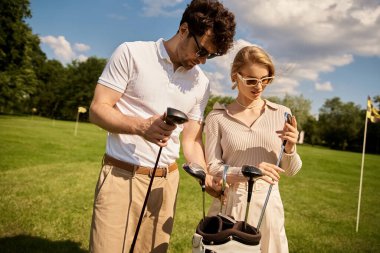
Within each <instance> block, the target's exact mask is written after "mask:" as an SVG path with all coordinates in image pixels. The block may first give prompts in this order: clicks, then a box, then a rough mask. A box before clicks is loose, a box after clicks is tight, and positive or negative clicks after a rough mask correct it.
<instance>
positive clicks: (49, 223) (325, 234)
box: [0, 116, 380, 253]
mask: <svg viewBox="0 0 380 253" xmlns="http://www.w3.org/2000/svg"><path fill="white" fill-rule="evenodd" d="M74 126H75V123H74V122H65V121H52V120H50V119H45V118H39V117H34V118H31V117H12V116H0V151H1V152H0V252H4V253H6V252H33V253H36V252H74V253H75V252H78V253H79V252H87V249H88V238H89V229H90V222H91V214H92V203H93V193H94V188H95V183H96V181H97V177H98V173H99V169H100V160H101V156H102V154H103V153H104V149H105V139H106V133H105V131H103V130H101V129H99V128H98V127H96V126H94V125H92V124H86V123H80V124H79V128H78V135H77V136H74ZM298 151H299V153H300V154H301V157H302V159H303V168H302V170H301V172H300V173H299V174H298V175H297V176H296V177H293V178H287V177H285V176H283V177H282V178H281V193H282V198H283V202H284V206H285V216H286V230H287V235H288V240H289V247H290V252H380V232H379V227H380V198H379V197H380V193H379V192H380V191H379V189H380V183H379V182H380V176H379V175H380V173H379V172H380V156H378V155H366V159H365V171H364V183H363V192H362V206H361V216H360V227H359V233H356V232H355V225H356V211H357V199H358V191H359V176H360V165H361V154H359V153H351V152H342V151H333V150H329V149H324V148H318V147H311V146H299V147H298ZM182 162H183V157H182V156H181V158H180V161H179V163H180V164H182ZM201 198H202V195H201V191H200V187H199V185H198V184H197V183H196V182H195V180H193V179H191V178H190V177H189V176H188V175H186V174H185V173H183V171H182V170H181V181H180V190H179V195H178V201H177V213H176V217H175V224H174V231H173V234H172V239H171V244H170V249H169V251H170V252H171V253H173V252H191V236H192V234H193V232H194V229H195V227H196V225H197V223H198V222H199V219H200V218H201V215H202V210H201V208H202V206H201ZM210 202H211V199H210V198H208V199H207V204H209V203H210Z"/></svg>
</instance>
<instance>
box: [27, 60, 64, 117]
mask: <svg viewBox="0 0 380 253" xmlns="http://www.w3.org/2000/svg"><path fill="white" fill-rule="evenodd" d="M39 80H40V85H39V86H38V88H37V91H36V93H35V94H34V95H33V96H32V106H33V107H35V108H37V110H38V114H39V115H41V116H44V117H50V118H61V117H60V115H59V108H60V106H62V105H63V104H64V102H65V98H64V97H63V96H62V94H63V93H64V92H65V89H66V86H67V70H66V68H65V67H64V66H63V65H62V64H61V63H60V62H59V61H57V60H48V61H46V62H45V63H44V64H43V65H42V67H41V69H40V70H39Z"/></svg>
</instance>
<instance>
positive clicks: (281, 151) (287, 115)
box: [257, 112, 292, 230]
mask: <svg viewBox="0 0 380 253" xmlns="http://www.w3.org/2000/svg"><path fill="white" fill-rule="evenodd" d="M284 116H285V122H287V123H289V124H290V123H291V120H292V115H290V114H289V113H287V112H285V114H284ZM285 145H286V140H284V141H283V142H282V145H281V149H280V154H279V155H278V159H277V163H276V166H280V162H281V159H282V155H283V153H284V149H285ZM272 188H273V184H271V185H270V186H269V189H268V193H267V196H266V198H265V202H264V206H263V210H262V212H261V215H260V219H259V222H258V223H257V230H259V229H260V226H261V222H262V221H263V217H264V213H265V209H266V208H267V205H268V200H269V196H270V193H271V192H272Z"/></svg>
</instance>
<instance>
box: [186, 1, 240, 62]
mask: <svg viewBox="0 0 380 253" xmlns="http://www.w3.org/2000/svg"><path fill="white" fill-rule="evenodd" d="M184 22H186V23H187V24H188V27H189V30H190V31H191V32H192V33H193V34H196V35H198V36H202V35H204V34H205V32H206V31H207V30H209V29H212V31H213V33H214V36H213V40H212V43H213V44H214V45H215V46H216V48H217V49H218V53H219V54H220V55H223V54H226V53H227V51H228V49H230V48H231V47H232V44H233V37H234V36H235V27H236V23H235V15H234V14H233V13H232V12H230V11H229V10H228V9H226V8H225V7H224V6H223V4H222V3H220V2H219V1H217V0H193V1H191V3H190V4H188V5H187V7H186V10H185V12H184V13H183V15H182V19H181V22H180V25H182V23H184Z"/></svg>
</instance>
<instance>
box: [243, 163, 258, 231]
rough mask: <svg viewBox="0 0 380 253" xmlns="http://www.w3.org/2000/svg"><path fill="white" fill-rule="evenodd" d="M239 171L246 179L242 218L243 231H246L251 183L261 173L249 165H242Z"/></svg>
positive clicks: (251, 189)
mask: <svg viewBox="0 0 380 253" xmlns="http://www.w3.org/2000/svg"><path fill="white" fill-rule="evenodd" d="M241 173H242V174H243V176H245V177H246V178H247V179H248V194H247V207H246V209H245V218H244V231H246V227H247V219H248V213H249V206H250V203H251V197H252V191H253V184H254V183H255V181H254V179H255V178H257V177H261V176H262V175H263V173H262V172H261V170H260V169H259V168H256V167H254V166H250V165H243V167H242V168H241Z"/></svg>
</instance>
